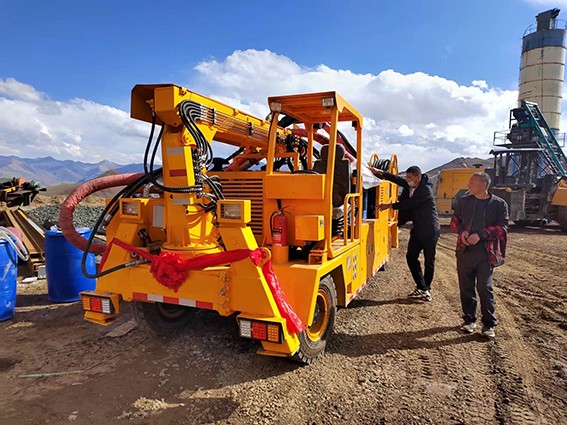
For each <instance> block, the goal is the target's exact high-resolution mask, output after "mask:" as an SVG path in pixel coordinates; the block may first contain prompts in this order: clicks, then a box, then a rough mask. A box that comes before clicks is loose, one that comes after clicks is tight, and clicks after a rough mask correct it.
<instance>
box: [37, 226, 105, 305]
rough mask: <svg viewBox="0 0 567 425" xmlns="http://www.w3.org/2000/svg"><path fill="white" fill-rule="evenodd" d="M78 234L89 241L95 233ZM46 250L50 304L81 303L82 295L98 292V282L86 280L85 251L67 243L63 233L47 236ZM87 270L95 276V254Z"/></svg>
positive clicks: (90, 257) (89, 259) (57, 232)
mask: <svg viewBox="0 0 567 425" xmlns="http://www.w3.org/2000/svg"><path fill="white" fill-rule="evenodd" d="M76 230H77V232H78V233H79V234H80V235H81V236H82V237H84V238H89V236H90V235H91V229H88V228H79V229H76ZM44 250H45V273H46V275H47V295H48V298H49V301H51V302H56V303H66V302H71V301H77V300H79V299H80V298H81V297H80V296H79V292H81V291H88V290H93V289H95V284H96V280H95V279H89V278H87V277H85V276H84V275H83V272H82V271H81V258H82V256H83V251H81V250H80V249H78V248H75V247H74V246H73V245H71V244H70V243H69V242H67V239H65V237H64V236H63V233H62V232H61V231H60V230H48V231H47V232H45V246H44ZM86 268H87V272H89V274H94V273H95V270H96V265H95V256H94V254H88V255H87V260H86Z"/></svg>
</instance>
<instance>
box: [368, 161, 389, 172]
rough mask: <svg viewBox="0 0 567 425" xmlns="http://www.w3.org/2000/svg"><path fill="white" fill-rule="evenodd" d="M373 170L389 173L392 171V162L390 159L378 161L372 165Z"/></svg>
mask: <svg viewBox="0 0 567 425" xmlns="http://www.w3.org/2000/svg"><path fill="white" fill-rule="evenodd" d="M372 167H373V168H377V169H379V170H382V171H388V170H389V169H390V160H389V159H376V160H374V162H373V163H372Z"/></svg>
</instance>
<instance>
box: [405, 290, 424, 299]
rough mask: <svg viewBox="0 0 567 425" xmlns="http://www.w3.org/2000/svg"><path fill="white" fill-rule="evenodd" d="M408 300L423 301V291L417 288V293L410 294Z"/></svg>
mask: <svg viewBox="0 0 567 425" xmlns="http://www.w3.org/2000/svg"><path fill="white" fill-rule="evenodd" d="M408 298H415V299H421V298H423V291H422V290H421V289H418V288H415V291H413V292H412V293H411V294H409V295H408Z"/></svg>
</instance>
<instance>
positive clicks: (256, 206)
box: [218, 173, 264, 237]
mask: <svg viewBox="0 0 567 425" xmlns="http://www.w3.org/2000/svg"><path fill="white" fill-rule="evenodd" d="M218 176H219V177H220V181H221V184H222V192H223V194H224V197H225V198H226V199H249V200H250V204H251V209H252V220H251V221H250V224H249V226H250V227H251V228H252V233H254V235H255V236H260V237H261V236H263V234H264V232H263V225H262V221H263V217H264V204H263V194H264V180H263V179H262V178H261V177H260V178H229V177H225V176H223V175H221V174H220V173H219V174H218Z"/></svg>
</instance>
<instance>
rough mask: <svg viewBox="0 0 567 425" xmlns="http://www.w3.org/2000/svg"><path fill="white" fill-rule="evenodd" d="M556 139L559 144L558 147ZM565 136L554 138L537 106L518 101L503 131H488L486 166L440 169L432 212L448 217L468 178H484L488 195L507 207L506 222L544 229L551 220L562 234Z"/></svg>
mask: <svg viewBox="0 0 567 425" xmlns="http://www.w3.org/2000/svg"><path fill="white" fill-rule="evenodd" d="M558 138H561V140H562V141H563V143H560V142H559V140H558ZM564 139H565V134H562V135H558V134H555V133H554V132H553V131H552V129H551V128H550V127H549V125H548V124H547V122H546V120H545V118H544V116H543V114H542V113H541V111H540V109H539V107H538V105H537V104H536V103H533V102H527V101H521V102H520V106H519V107H518V108H514V109H512V110H510V118H509V129H508V130H504V131H496V132H494V139H493V145H494V148H493V149H492V150H491V151H490V154H491V155H493V156H494V165H493V167H492V168H481V167H479V168H451V169H446V170H442V171H441V172H440V175H439V181H438V186H437V200H436V203H437V209H438V210H439V212H440V213H443V214H452V212H453V210H454V208H455V205H456V202H457V201H458V200H459V199H460V197H461V196H463V195H464V194H465V193H466V192H467V183H468V180H469V178H470V176H471V175H472V174H473V173H475V172H479V171H484V172H486V173H487V174H489V175H490V177H491V179H492V186H491V187H490V191H491V192H492V193H494V194H495V195H497V196H499V197H501V198H503V199H504V200H505V201H506V202H507V203H508V208H509V213H510V220H512V221H513V222H514V223H515V224H516V225H519V226H544V225H546V224H548V223H550V222H551V221H556V222H558V223H559V226H560V227H561V229H562V230H566V231H567V158H566V156H565V153H564V152H563V149H562V144H563V145H564Z"/></svg>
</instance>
